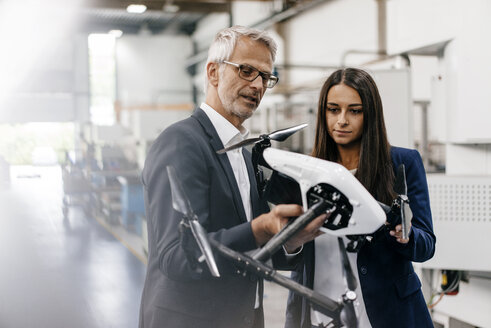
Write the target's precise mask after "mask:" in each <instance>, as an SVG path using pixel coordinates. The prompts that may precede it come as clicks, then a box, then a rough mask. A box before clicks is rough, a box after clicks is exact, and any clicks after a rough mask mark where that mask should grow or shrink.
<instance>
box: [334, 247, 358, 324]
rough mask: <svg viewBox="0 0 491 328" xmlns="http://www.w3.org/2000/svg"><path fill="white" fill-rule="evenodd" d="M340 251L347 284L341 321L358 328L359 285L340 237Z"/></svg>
mask: <svg viewBox="0 0 491 328" xmlns="http://www.w3.org/2000/svg"><path fill="white" fill-rule="evenodd" d="M338 245H339V251H340V253H341V263H342V268H343V278H344V281H345V283H346V287H347V289H348V290H347V291H346V293H345V294H344V295H343V303H344V307H343V310H342V312H341V321H342V322H343V323H344V325H345V326H346V327H350V328H351V327H353V328H357V327H358V317H357V316H356V312H355V305H354V302H355V301H356V292H355V290H356V287H357V286H358V283H357V281H356V278H355V274H354V273H353V269H352V268H351V264H350V262H349V259H348V253H347V252H346V247H345V246H344V241H343V238H341V237H338Z"/></svg>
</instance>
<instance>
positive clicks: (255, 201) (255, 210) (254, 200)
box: [242, 148, 262, 218]
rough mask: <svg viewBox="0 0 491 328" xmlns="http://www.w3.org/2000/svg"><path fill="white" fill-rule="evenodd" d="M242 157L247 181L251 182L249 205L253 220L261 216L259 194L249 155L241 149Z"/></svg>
mask: <svg viewBox="0 0 491 328" xmlns="http://www.w3.org/2000/svg"><path fill="white" fill-rule="evenodd" d="M242 155H243V156H244V159H245V163H246V166H247V173H248V175H249V181H250V182H251V204H252V214H253V218H255V217H257V216H259V215H260V214H262V208H261V206H260V204H259V193H258V191H257V183H256V175H255V173H254V168H253V167H252V158H251V153H249V152H248V151H247V150H245V149H244V148H242Z"/></svg>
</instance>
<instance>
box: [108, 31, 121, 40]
mask: <svg viewBox="0 0 491 328" xmlns="http://www.w3.org/2000/svg"><path fill="white" fill-rule="evenodd" d="M109 34H111V35H113V36H114V37H115V38H120V37H121V36H122V35H123V31H121V30H110V31H109Z"/></svg>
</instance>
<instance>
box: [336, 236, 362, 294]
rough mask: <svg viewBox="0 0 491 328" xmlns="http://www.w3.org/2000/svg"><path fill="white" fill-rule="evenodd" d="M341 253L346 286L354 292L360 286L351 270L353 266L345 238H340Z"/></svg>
mask: <svg viewBox="0 0 491 328" xmlns="http://www.w3.org/2000/svg"><path fill="white" fill-rule="evenodd" d="M338 244H339V251H340V252H341V262H342V265H343V278H344V281H345V282H346V286H347V287H348V289H349V290H352V291H354V290H355V289H356V287H357V286H358V283H357V282H356V278H355V275H354V273H353V269H352V268H351V264H350V262H349V259H348V253H347V252H346V247H345V246H344V241H343V238H341V237H338Z"/></svg>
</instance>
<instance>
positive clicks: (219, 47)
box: [205, 25, 278, 93]
mask: <svg viewBox="0 0 491 328" xmlns="http://www.w3.org/2000/svg"><path fill="white" fill-rule="evenodd" d="M242 36H246V37H248V38H250V39H251V40H254V41H259V42H262V43H264V44H265V45H266V47H268V50H269V52H270V53H271V58H272V59H273V62H274V61H275V59H276V50H277V49H278V46H277V45H276V42H275V41H274V40H273V38H272V37H271V36H270V35H269V33H268V32H266V31H261V30H258V29H254V28H250V27H244V26H240V25H235V26H232V27H227V28H225V29H223V30H221V31H219V32H218V33H217V34H216V35H215V39H214V40H213V42H212V44H211V46H210V49H209V50H208V58H207V59H206V64H205V93H206V90H207V89H208V76H207V73H206V66H207V65H208V63H211V62H213V63H221V62H223V61H224V60H229V59H230V56H232V52H234V49H235V45H236V44H237V40H238V39H239V38H240V37H242Z"/></svg>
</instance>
